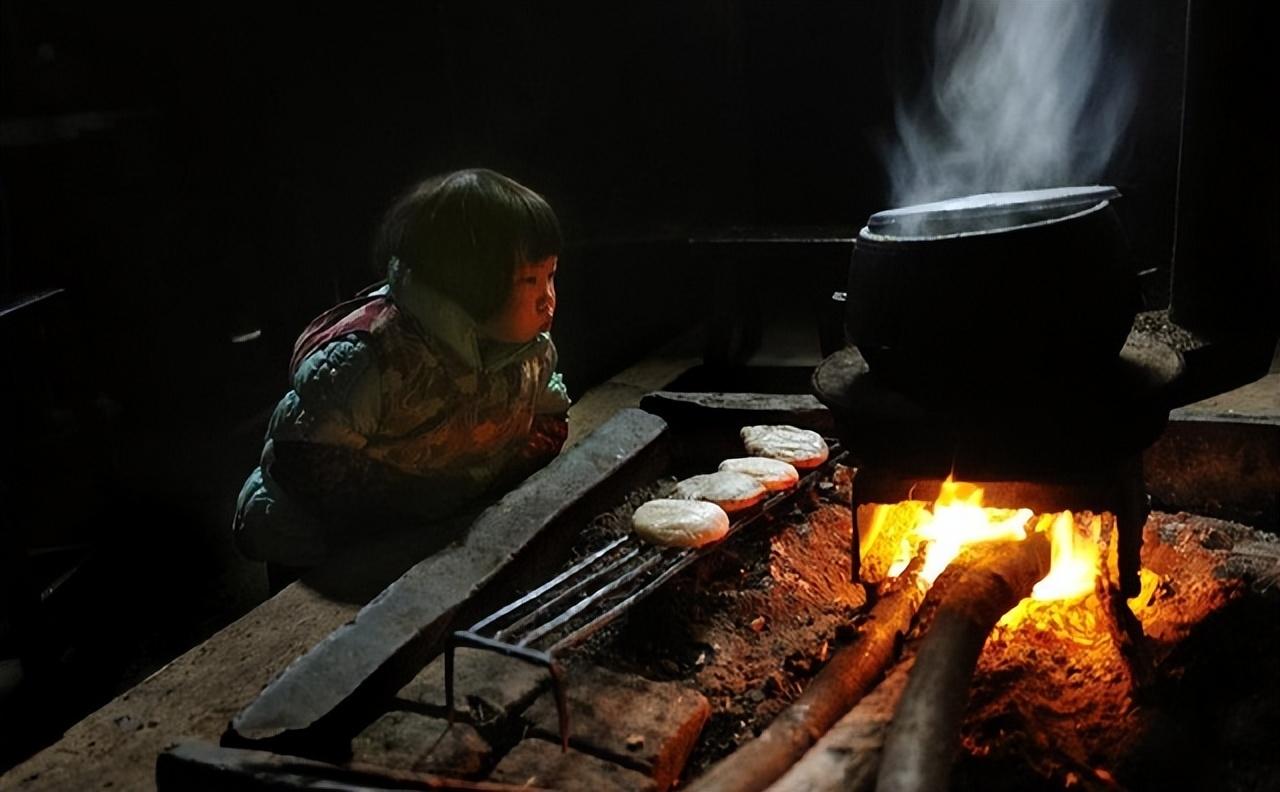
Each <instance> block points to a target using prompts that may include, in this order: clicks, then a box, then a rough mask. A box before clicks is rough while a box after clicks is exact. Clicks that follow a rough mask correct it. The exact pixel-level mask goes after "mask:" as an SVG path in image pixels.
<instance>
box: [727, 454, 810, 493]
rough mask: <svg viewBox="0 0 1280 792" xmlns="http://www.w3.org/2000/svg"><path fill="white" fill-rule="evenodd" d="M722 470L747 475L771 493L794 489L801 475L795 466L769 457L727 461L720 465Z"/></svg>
mask: <svg viewBox="0 0 1280 792" xmlns="http://www.w3.org/2000/svg"><path fill="white" fill-rule="evenodd" d="M720 469H721V470H727V471H729V472H731V473H745V474H746V475H748V476H750V477H751V478H753V479H755V480H756V481H758V482H760V483H761V484H763V485H764V488H765V489H767V490H768V491H770V492H777V491H778V490H784V489H788V488H790V487H794V486H795V485H796V482H797V481H799V480H800V474H799V473H797V472H796V469H795V466H794V465H792V464H791V463H789V462H783V461H782V460H780V459H770V458H768V457H741V458H739V459H726V460H725V461H723V462H721V463H720Z"/></svg>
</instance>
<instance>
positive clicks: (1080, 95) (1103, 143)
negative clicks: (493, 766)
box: [888, 0, 1135, 206]
mask: <svg viewBox="0 0 1280 792" xmlns="http://www.w3.org/2000/svg"><path fill="white" fill-rule="evenodd" d="M1107 12H1108V3H1107V2H1105V0H949V1H947V2H944V4H943V8H942V12H941V14H940V16H939V18H938V21H937V24H936V26H935V28H934V40H933V45H934V61H933V63H932V64H931V65H930V68H929V70H928V71H927V72H926V74H925V80H924V85H923V87H922V88H921V90H920V91H919V93H918V94H917V95H916V96H914V97H912V98H908V99H903V98H899V100H898V101H897V102H896V104H895V108H894V116H895V121H896V128H897V140H896V141H895V143H896V145H894V146H892V147H891V148H890V150H889V151H888V166H889V176H890V182H891V188H892V197H891V200H892V205H893V206H907V205H912V204H918V203H925V202H928V201H935V200H940V199H944V198H951V197H956V196H962V195H971V194H974V193H986V192H1001V191H1006V190H1027V189H1036V188H1041V187H1057V186H1067V185H1078V184H1094V183H1097V182H1098V181H1099V179H1100V178H1101V177H1102V175H1103V171H1104V170H1105V169H1106V166H1107V164H1108V162H1109V161H1110V160H1111V156H1112V153H1113V151H1114V150H1115V148H1116V146H1117V144H1118V143H1119V142H1120V141H1121V139H1122V137H1123V134H1124V131H1125V128H1126V126H1127V125H1128V122H1129V117H1130V113H1131V110H1132V105H1133V100H1134V94H1135V92H1134V85H1135V80H1134V79H1133V77H1132V76H1131V73H1130V72H1131V70H1130V69H1129V68H1128V66H1127V64H1125V63H1124V62H1123V60H1122V59H1120V58H1118V57H1117V56H1116V54H1115V53H1114V52H1112V51H1110V50H1109V37H1108V35H1107V24H1106V23H1107Z"/></svg>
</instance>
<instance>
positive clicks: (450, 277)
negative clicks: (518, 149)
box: [233, 170, 569, 567]
mask: <svg viewBox="0 0 1280 792" xmlns="http://www.w3.org/2000/svg"><path fill="white" fill-rule="evenodd" d="M559 252H560V226H559V223H558V222H557V220H556V216H555V213H554V212H552V210H551V207H550V206H548V205H547V203H546V201H545V200H544V199H543V198H542V196H540V195H538V194H537V193H535V192H533V191H532V190H529V189H528V188H526V187H524V186H522V185H520V184H518V183H516V182H515V181H512V180H511V179H508V178H507V177H505V176H502V175H500V174H497V173H494V172H493V171H488V170H463V171H458V172H456V173H450V174H446V175H444V176H437V177H435V178H431V179H428V180H426V181H425V182H423V183H421V184H419V185H418V186H417V187H415V188H414V189H413V190H412V191H411V192H409V193H408V194H407V195H406V196H404V197H403V198H401V199H400V200H399V201H398V202H396V203H395V204H394V205H393V206H392V207H391V209H390V211H389V212H388V213H387V215H386V217H385V219H384V220H383V223H382V226H381V229H380V230H379V233H378V237H377V241H376V242H375V245H374V256H375V260H376V261H378V262H380V263H385V265H386V266H387V285H385V286H383V287H382V288H379V289H377V290H375V291H372V292H370V293H368V294H366V295H364V296H361V297H358V298H356V299H354V300H350V301H348V302H345V303H342V304H340V305H338V306H336V307H334V308H332V309H330V310H329V311H327V312H325V313H324V314H322V315H321V316H320V317H318V318H317V319H315V320H314V321H313V322H312V323H311V324H310V325H309V326H308V327H307V328H306V330H304V331H303V333H302V335H301V336H300V337H299V338H298V340H297V342H296V344H295V345H294V351H293V359H292V361H291V367H290V372H291V374H292V379H291V384H292V386H293V387H292V390H290V391H289V392H288V393H286V394H285V396H284V398H283V399H281V400H280V403H279V404H278V405H277V406H276V409H275V413H274V414H273V415H272V417H271V422H270V425H269V427H268V429H267V437H266V443H265V445H264V447H263V450H262V458H261V463H260V466H259V467H258V468H257V469H255V470H254V471H253V473H251V474H250V475H249V479H248V481H246V482H245V484H244V487H243V488H242V489H241V492H240V497H239V500H238V502H237V505H236V515H235V521H234V525H233V531H234V533H235V538H236V544H237V546H238V547H239V548H240V551H241V552H242V553H244V554H245V555H246V556H249V557H250V558H254V559H258V560H263V561H267V562H269V563H272V564H275V565H281V566H287V567H307V566H313V565H315V564H317V563H319V562H320V561H322V560H324V559H325V558H326V557H328V556H330V555H331V554H332V553H333V551H334V550H336V549H337V548H339V547H340V546H342V545H344V544H347V543H350V542H352V541H353V540H356V539H359V538H362V537H367V536H369V535H372V534H373V533H374V532H376V531H381V530H385V529H387V528H391V527H411V528H413V527H416V528H421V527H422V526H423V525H424V524H427V523H430V522H432V521H434V520H439V519H441V518H444V517H446V516H448V515H450V514H453V513H456V512H458V511H459V510H460V509H462V508H463V507H465V506H467V505H469V504H471V505H474V504H476V503H477V502H479V501H481V500H482V499H484V498H485V497H486V496H490V495H495V494H498V493H499V492H501V491H502V490H504V489H506V488H509V487H511V486H512V485H514V484H515V483H516V482H518V481H519V480H520V479H522V478H523V477H525V476H526V475H528V474H529V473H531V472H533V471H534V470H536V469H537V468H538V467H541V466H542V465H544V464H546V463H547V462H548V461H550V459H551V458H552V457H554V456H555V455H556V454H557V453H558V452H559V451H560V447H561V446H562V445H563V443H564V439H565V436H566V435H567V433H568V422H567V419H566V417H565V416H566V411H567V410H568V407H569V398H568V395H567V394H566V392H565V388H564V384H563V382H562V381H561V379H560V375H559V374H557V373H555V365H556V351H555V347H554V346H553V345H552V343H551V336H550V329H551V320H552V317H553V315H554V314H555V308H556V289H555V274H556V264H557V260H558V255H559Z"/></svg>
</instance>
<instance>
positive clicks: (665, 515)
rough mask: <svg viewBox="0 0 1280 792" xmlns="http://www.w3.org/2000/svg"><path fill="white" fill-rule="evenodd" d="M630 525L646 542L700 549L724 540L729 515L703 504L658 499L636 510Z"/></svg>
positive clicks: (716, 507) (715, 506) (704, 502)
mask: <svg viewBox="0 0 1280 792" xmlns="http://www.w3.org/2000/svg"><path fill="white" fill-rule="evenodd" d="M631 525H632V527H633V528H634V529H635V532H636V535H637V536H639V537H640V538H641V539H643V540H645V541H646V542H652V543H653V544H660V545H667V546H670V547H702V546H703V545H705V544H710V543H711V542H715V541H719V540H720V539H723V538H724V535H725V534H726V533H728V532H729V515H727V514H725V513H724V509H722V508H720V507H719V506H717V505H715V504H714V503H708V502H707V501H697V500H675V499H673V498H659V499H658V500H651V501H649V502H648V503H645V504H642V505H641V506H640V508H638V509H636V513H635V515H634V516H633V517H632V518H631Z"/></svg>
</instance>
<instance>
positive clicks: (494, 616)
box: [470, 536, 628, 632]
mask: <svg viewBox="0 0 1280 792" xmlns="http://www.w3.org/2000/svg"><path fill="white" fill-rule="evenodd" d="M627 539H628V537H626V536H620V537H618V538H617V539H615V540H613V541H612V542H610V543H609V544H607V545H605V546H604V547H602V548H601V549H599V550H597V551H596V552H594V553H592V554H591V555H589V556H587V557H586V558H584V559H582V561H579V562H578V563H577V564H574V565H573V566H572V567H570V568H569V569H566V570H565V571H564V572H561V573H560V574H559V575H556V576H555V577H554V578H552V579H551V580H549V581H547V582H546V583H544V584H542V585H541V586H539V587H538V588H536V589H534V590H533V591H531V592H529V593H528V594H526V595H524V596H523V597H521V598H520V599H518V600H516V601H515V602H512V603H510V604H509V605H506V606H504V607H502V608H500V609H498V610H497V611H494V612H493V613H491V614H489V615H488V616H486V617H485V618H483V619H481V620H480V621H478V622H476V623H475V624H473V625H471V630H470V631H471V632H479V631H480V630H483V629H484V628H485V627H488V626H489V625H490V624H492V623H493V622H494V621H496V620H498V619H500V618H502V617H503V616H506V615H507V614H508V613H511V612H512V611H514V610H516V609H517V608H519V607H520V606H521V605H524V604H525V603H527V602H529V601H530V600H533V599H537V598H538V597H540V596H542V595H543V594H545V593H546V592H547V591H549V590H551V589H553V588H555V587H556V586H558V585H559V584H560V583H562V582H563V581H564V580H565V579H566V578H568V577H570V576H572V575H575V574H577V573H578V571H579V570H581V569H583V568H584V567H587V566H589V565H591V564H593V563H595V561H596V559H598V558H600V557H601V556H603V555H605V554H606V553H608V552H609V551H610V550H612V549H614V548H615V547H617V546H618V545H620V544H622V543H623V542H625V541H626V540H627Z"/></svg>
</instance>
